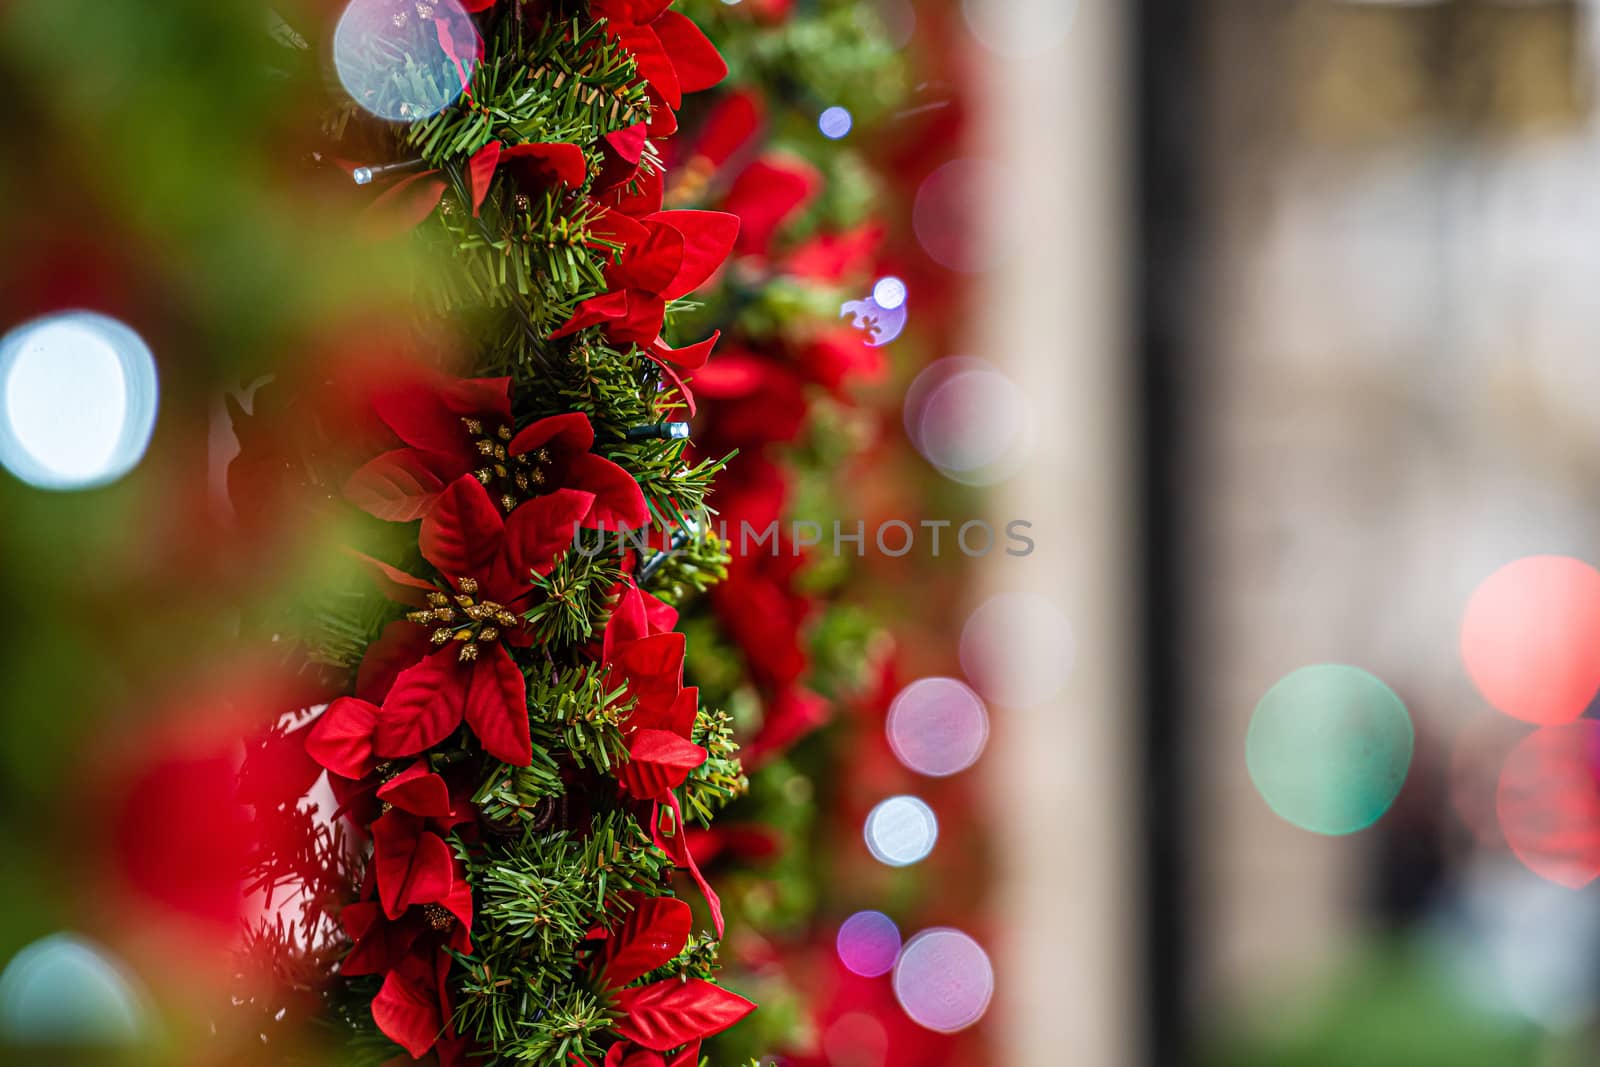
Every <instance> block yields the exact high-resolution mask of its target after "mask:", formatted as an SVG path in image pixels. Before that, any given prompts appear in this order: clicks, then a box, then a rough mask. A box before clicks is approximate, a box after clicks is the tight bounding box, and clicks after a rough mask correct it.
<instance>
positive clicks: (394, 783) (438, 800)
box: [378, 759, 450, 817]
mask: <svg viewBox="0 0 1600 1067" xmlns="http://www.w3.org/2000/svg"><path fill="white" fill-rule="evenodd" d="M378 799H379V800H387V801H388V802H389V803H391V804H393V805H394V806H395V807H397V808H399V809H400V810H401V811H409V812H410V813H411V814H413V815H426V816H433V817H443V816H446V815H449V814H450V788H449V787H448V786H446V785H445V784H444V779H443V778H441V777H439V776H438V775H437V774H434V773H433V772H432V770H431V769H430V768H429V766H428V761H427V760H425V759H419V760H417V762H415V763H413V764H412V765H411V766H409V767H407V768H406V769H405V770H403V771H401V772H400V773H399V774H397V775H395V776H394V777H393V778H391V779H389V780H388V781H387V782H385V783H383V784H382V785H380V786H379V787H378Z"/></svg>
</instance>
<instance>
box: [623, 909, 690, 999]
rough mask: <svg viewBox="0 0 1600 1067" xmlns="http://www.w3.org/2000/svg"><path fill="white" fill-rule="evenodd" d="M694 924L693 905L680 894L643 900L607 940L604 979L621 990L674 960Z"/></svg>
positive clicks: (686, 940)
mask: <svg viewBox="0 0 1600 1067" xmlns="http://www.w3.org/2000/svg"><path fill="white" fill-rule="evenodd" d="M693 924H694V913H693V912H692V911H690V909H689V905H688V904H685V903H684V902H683V901H681V900H679V899H677V898H676V897H645V898H644V899H642V900H640V901H639V902H638V906H637V907H635V908H634V909H633V910H632V911H631V912H629V913H628V917H627V918H626V919H625V920H623V922H622V925H621V926H619V927H616V928H614V930H613V932H612V935H611V937H610V938H608V939H607V941H606V951H605V956H604V957H603V960H602V962H601V964H600V979H601V982H602V983H603V984H604V985H605V987H606V988H607V989H621V988H622V987H623V986H625V985H627V984H628V983H629V982H631V981H633V980H634V979H636V978H640V977H642V976H644V975H646V974H649V973H650V972H651V971H653V970H655V969H656V968H657V967H662V966H665V965H666V964H668V963H670V962H672V960H673V959H674V958H675V957H676V956H677V955H678V953H680V952H682V951H683V946H684V945H686V944H687V943H688V941H689V930H690V928H691V927H692V926H693Z"/></svg>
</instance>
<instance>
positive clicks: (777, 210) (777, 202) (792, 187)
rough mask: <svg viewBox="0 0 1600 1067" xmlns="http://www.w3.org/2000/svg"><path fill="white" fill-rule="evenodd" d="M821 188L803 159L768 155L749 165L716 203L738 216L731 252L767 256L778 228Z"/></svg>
mask: <svg viewBox="0 0 1600 1067" xmlns="http://www.w3.org/2000/svg"><path fill="white" fill-rule="evenodd" d="M821 189H822V175H821V174H820V173H818V171H817V168H815V167H813V166H812V165H811V164H809V163H807V162H805V161H804V160H800V159H793V158H790V157H787V156H779V155H768V156H763V157H762V158H761V159H758V160H756V161H755V162H754V163H752V164H750V165H749V166H748V167H746V168H745V169H744V170H743V171H741V172H740V173H739V176H738V177H737V178H735V179H734V180H733V185H732V187H731V188H729V190H728V194H727V196H725V197H723V200H722V203H721V205H720V207H721V208H722V210H723V211H727V212H731V213H732V214H734V215H737V216H739V240H738V243H737V244H736V245H735V247H734V251H736V252H738V253H739V254H740V255H747V256H748V255H754V256H760V257H762V258H763V259H765V258H767V257H768V256H770V255H771V254H772V244H773V239H774V238H775V237H776V236H777V233H778V231H779V230H780V229H781V228H782V227H783V225H784V224H785V223H786V222H788V221H789V220H790V219H792V218H793V217H794V216H796V215H798V214H799V213H800V212H802V211H804V210H805V208H806V206H807V205H808V204H810V203H811V201H812V200H814V199H815V198H816V196H817V193H818V192H819V191H820V190H821Z"/></svg>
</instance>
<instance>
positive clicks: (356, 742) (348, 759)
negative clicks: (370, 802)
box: [306, 697, 378, 778]
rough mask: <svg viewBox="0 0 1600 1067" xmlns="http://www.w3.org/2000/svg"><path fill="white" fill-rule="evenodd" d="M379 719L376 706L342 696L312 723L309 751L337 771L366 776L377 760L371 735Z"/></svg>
mask: <svg viewBox="0 0 1600 1067" xmlns="http://www.w3.org/2000/svg"><path fill="white" fill-rule="evenodd" d="M377 722H378V709H377V708H376V707H374V706H373V705H371V704H369V703H367V702H366V701H365V700H357V699H356V698H355V697H340V698H339V699H338V700H335V701H334V702H333V703H332V704H329V705H328V707H327V710H326V711H324V712H323V713H322V714H321V715H320V716H319V717H318V718H317V721H316V722H315V723H313V724H312V726H311V731H310V733H308V734H307V735H306V752H307V754H309V755H310V756H311V758H312V759H314V760H316V761H317V762H318V763H319V764H321V765H322V766H324V767H326V768H327V769H328V770H330V771H332V772H333V773H334V774H337V775H339V776H341V777H344V778H364V777H366V776H367V774H369V773H370V772H371V771H372V767H373V764H374V763H375V762H376V761H375V760H374V758H373V753H372V735H373V730H374V728H375V727H376V726H377Z"/></svg>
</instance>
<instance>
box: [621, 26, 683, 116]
mask: <svg viewBox="0 0 1600 1067" xmlns="http://www.w3.org/2000/svg"><path fill="white" fill-rule="evenodd" d="M606 31H607V32H608V33H610V34H611V36H612V37H615V38H616V39H617V40H618V41H620V42H621V43H622V47H624V48H626V49H627V50H628V51H630V52H632V53H633V58H634V60H635V61H636V62H637V63H638V65H639V76H640V77H641V78H643V79H644V80H645V81H646V82H648V83H649V84H650V87H651V88H652V89H654V90H655V91H656V92H657V93H659V94H661V99H662V100H663V101H665V102H666V105H667V107H669V108H671V109H672V110H673V111H676V110H678V108H680V107H682V106H683V90H682V89H681V88H680V87H679V85H678V70H677V67H676V66H675V65H674V64H673V62H672V57H671V56H670V55H668V54H667V50H666V48H665V47H664V46H663V45H662V43H661V38H660V37H657V36H656V34H655V30H654V28H653V27H646V26H617V25H614V24H613V25H610V26H607V27H606Z"/></svg>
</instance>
